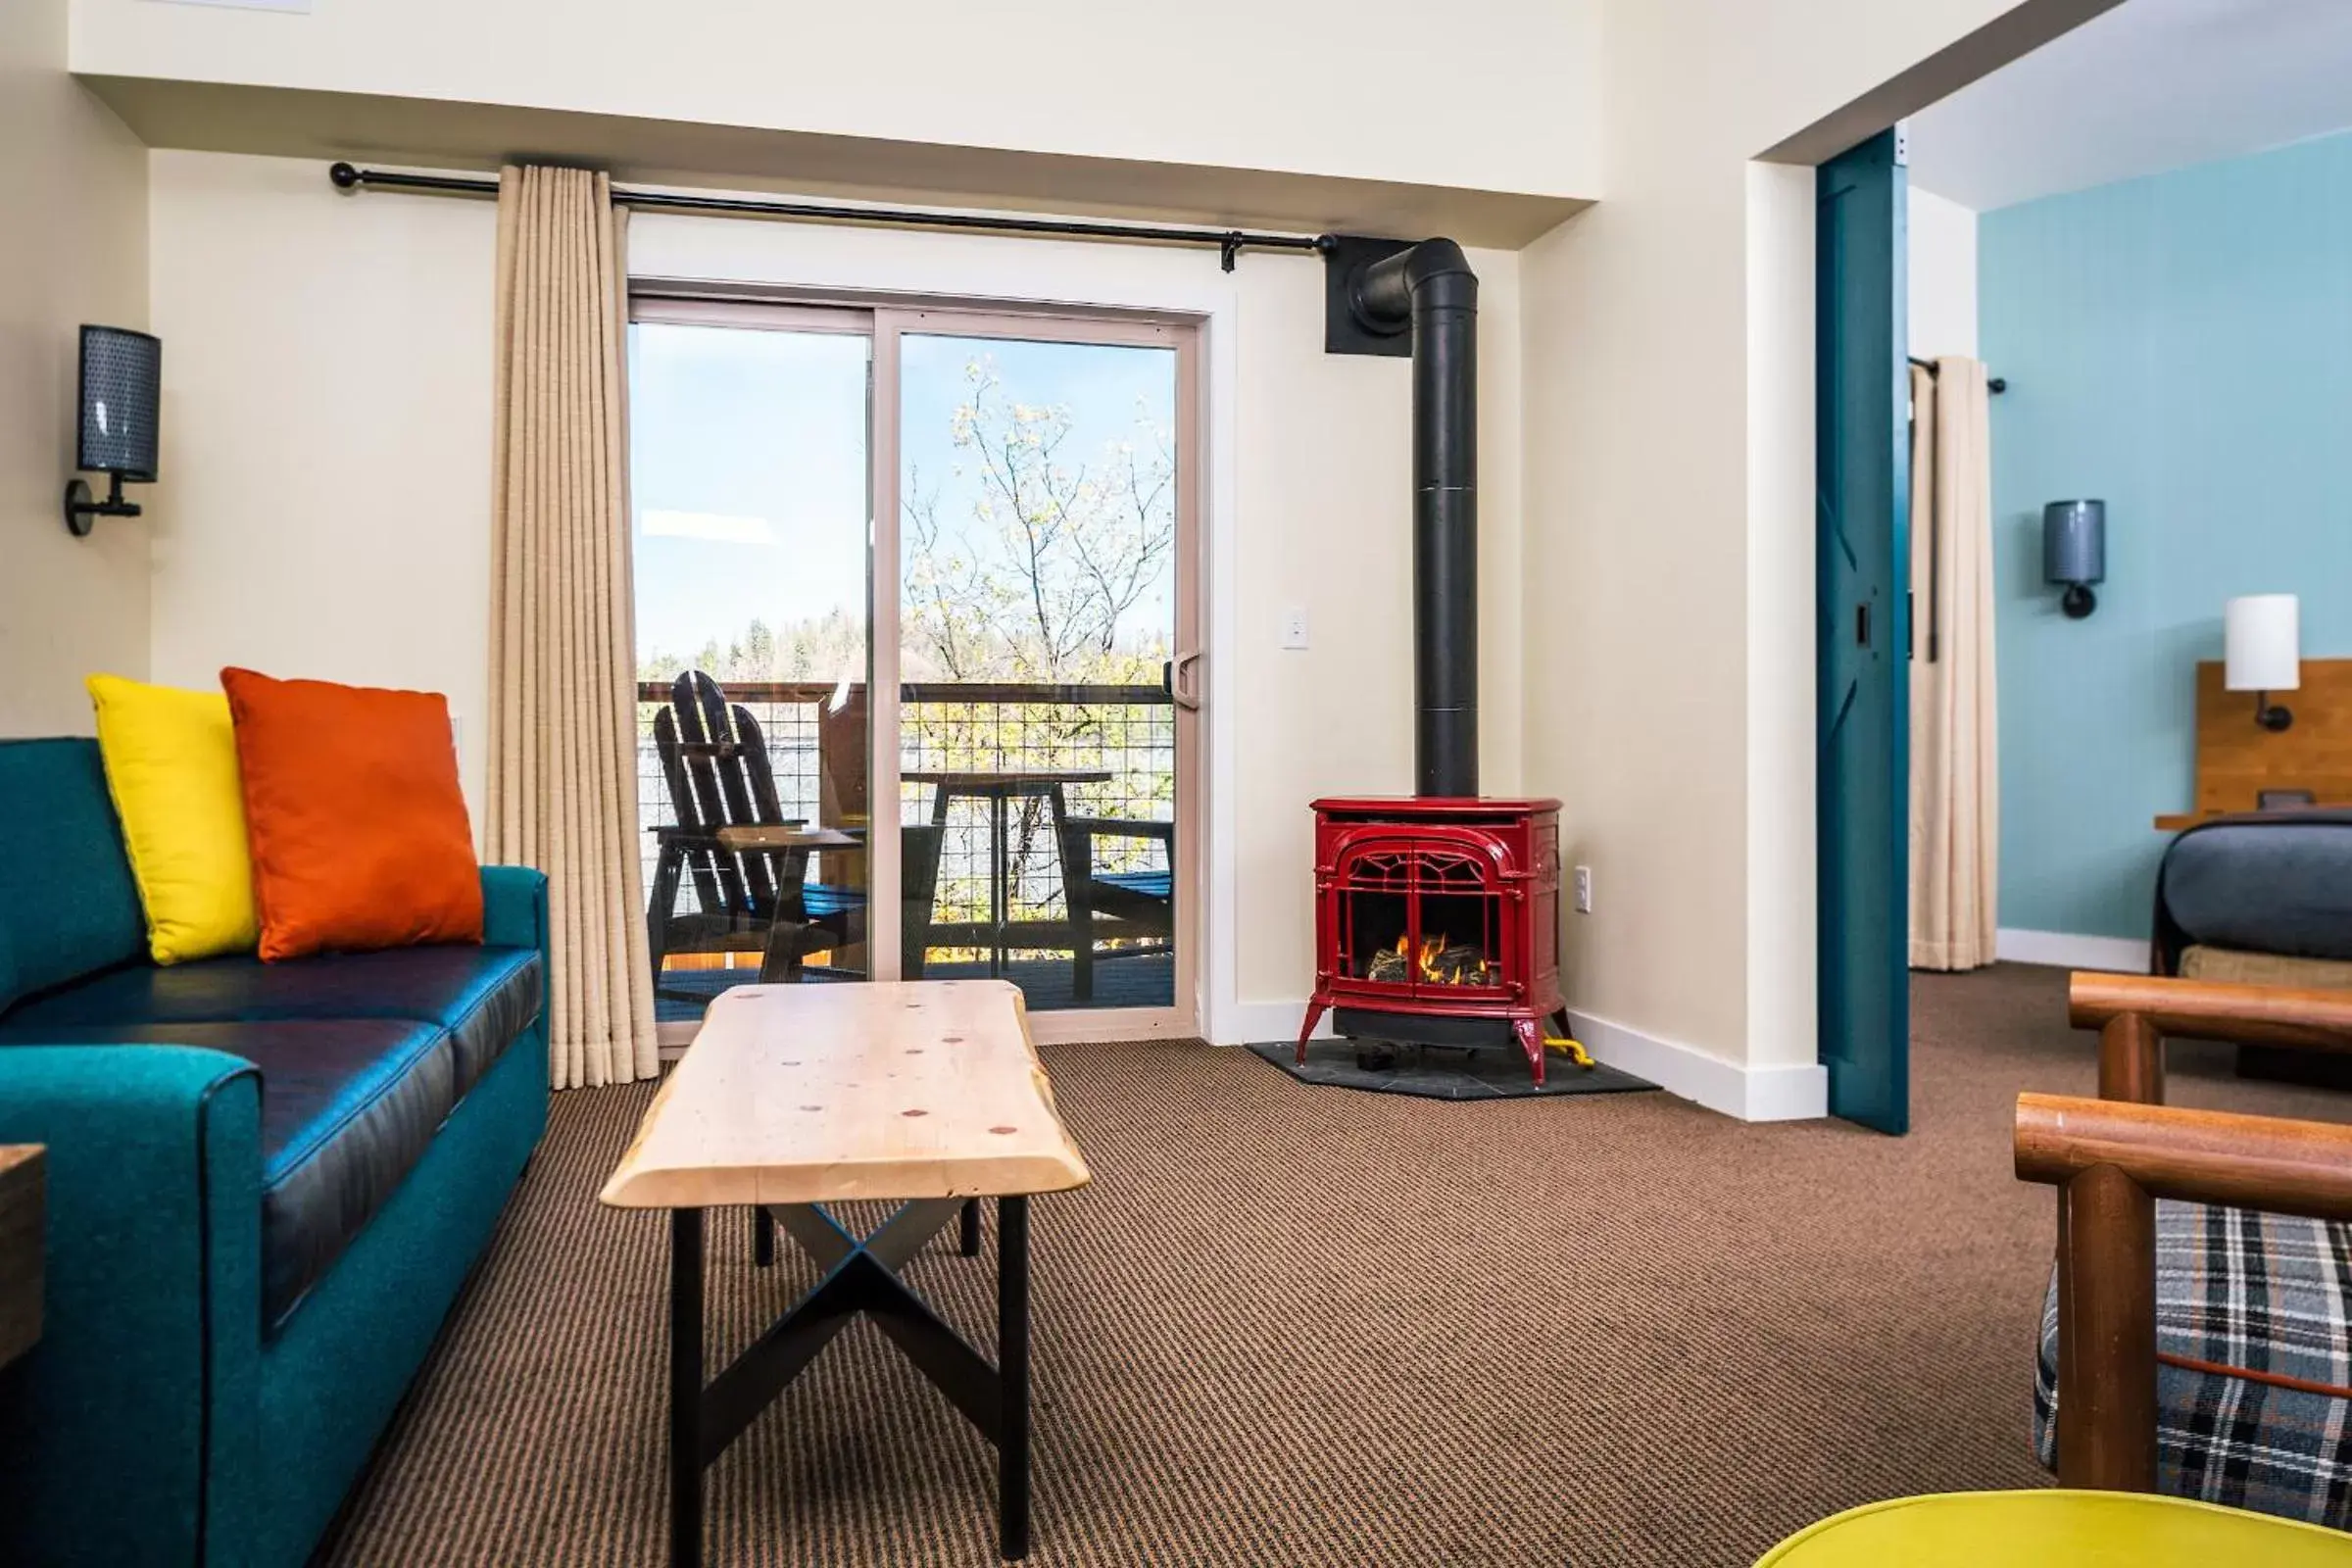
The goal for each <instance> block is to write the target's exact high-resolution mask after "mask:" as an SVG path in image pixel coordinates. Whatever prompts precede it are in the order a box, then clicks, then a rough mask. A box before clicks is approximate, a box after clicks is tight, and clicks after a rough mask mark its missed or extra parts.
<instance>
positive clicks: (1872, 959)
mask: <svg viewBox="0 0 2352 1568" xmlns="http://www.w3.org/2000/svg"><path fill="white" fill-rule="evenodd" d="M1898 138H1899V132H1897V131H1893V130H1889V131H1887V132H1885V133H1883V134H1881V135H1878V136H1874V137H1872V138H1871V139H1870V140H1869V141H1866V142H1864V143H1863V144H1862V145H1861V146H1859V147H1855V148H1853V149H1851V150H1850V151H1848V152H1844V153H1840V154H1839V155H1838V157H1836V158H1834V159H1832V160H1831V161H1830V162H1828V163H1826V164H1824V165H1822V166H1821V171H1820V175H1819V180H1818V183H1817V184H1816V186H1815V194H1816V200H1817V206H1816V216H1815V243H1816V248H1815V267H1816V269H1817V271H1818V278H1817V285H1816V286H1817V291H1818V292H1817V299H1816V315H1815V327H1814V329H1815V332H1816V333H1817V335H1818V339H1819V341H1818V346H1817V356H1818V366H1817V369H1816V392H1815V396H1816V399H1817V405H1816V409H1815V416H1816V423H1815V437H1814V439H1815V454H1814V461H1815V468H1814V485H1815V490H1816V495H1817V498H1818V499H1817V507H1816V529H1817V535H1818V537H1817V544H1816V549H1817V560H1818V570H1819V576H1818V579H1817V584H1816V597H1817V608H1816V613H1815V620H1816V625H1815V631H1816V635H1817V639H1818V640H1817V643H1816V657H1817V658H1818V660H1819V662H1820V678H1819V699H1820V710H1819V713H1818V715H1817V719H1816V722H1817V723H1818V725H1819V726H1820V731H1819V732H1820V758H1819V762H1820V769H1819V774H1818V791H1819V795H1818V799H1819V805H1818V812H1819V823H1818V826H1819V837H1820V871H1819V876H1820V889H1819V892H1820V906H1821V916H1820V917H1821V975H1820V995H1821V1059H1822V1061H1823V1062H1824V1063H1825V1064H1826V1065H1827V1066H1828V1068H1829V1076H1830V1111H1831V1113H1832V1114H1833V1115H1838V1116H1843V1117H1846V1118H1848V1119H1850V1120H1853V1121H1858V1122H1860V1123H1862V1124H1863V1125H1864V1126H1866V1127H1875V1128H1877V1129H1879V1130H1880V1131H1881V1132H1887V1133H1899V1132H1902V1131H1904V1130H1905V1129H1906V1128H1907V1127H1908V1126H1909V1125H1910V1118H1911V1067H1910V1044H1911V1005H1910V990H1909V974H1908V963H1909V956H1910V955H1909V949H1910V930H1909V921H1910V893H1909V889H1908V887H1907V886H1906V880H1907V878H1908V876H1909V874H1910V855H1909V849H1908V845H1907V842H1906V839H1907V834H1908V832H1909V816H1910V750H1911V746H1910V735H1911V703H1910V694H1911V681H1910V671H1909V668H1908V662H1909V652H1910V643H1911V627H1910V615H1909V607H1908V605H1907V604H1906V603H1905V600H1906V589H1905V581H1906V578H1907V576H1908V573H1907V571H1906V570H1905V565H1906V564H1907V563H1908V561H1909V559H1910V518H1909V516H1908V513H1909V510H1910V496H1911V454H1910V430H1909V425H1910V371H1909V367H1908V365H1907V364H1906V359H1907V355H1906V352H1905V351H1906V347H1907V337H1906V332H1905V327H1904V290H1905V265H1904V253H1903V230H1904V221H1905V219H1904V205H1905V204H1904V174H1903V161H1902V151H1901V145H1900V142H1899V139H1898Z"/></svg>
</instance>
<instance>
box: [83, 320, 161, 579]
mask: <svg viewBox="0 0 2352 1568" xmlns="http://www.w3.org/2000/svg"><path fill="white" fill-rule="evenodd" d="M163 363H164V343H163V339H161V338H158V337H152V336H150V335H148V334H147V333H145V332H133V331H130V330H129V329H128V328H126V327H120V326H84V327H83V328H82V329H81V390H80V393H79V397H78V404H79V407H78V408H77V410H76V413H75V434H74V441H73V466H75V467H76V468H79V469H81V470H83V471H84V472H87V473H103V474H105V475H106V476H107V477H108V479H109V480H111V481H112V482H111V483H110V484H109V485H108V487H107V496H106V499H105V500H104V501H96V500H93V499H91V496H90V487H89V485H88V483H87V482H85V481H83V480H81V479H73V480H71V481H69V482H68V484H67V485H66V529H67V531H68V532H70V533H72V534H73V537H75V538H76V539H79V538H83V537H86V536H87V535H88V533H89V531H90V526H91V521H92V519H93V518H97V517H135V516H137V515H139V508H138V503H137V502H135V501H125V500H123V484H124V483H125V482H128V483H131V484H153V483H154V482H155V450H156V423H157V415H158V413H159V404H160V400H161V391H162V385H163V374H162V372H163Z"/></svg>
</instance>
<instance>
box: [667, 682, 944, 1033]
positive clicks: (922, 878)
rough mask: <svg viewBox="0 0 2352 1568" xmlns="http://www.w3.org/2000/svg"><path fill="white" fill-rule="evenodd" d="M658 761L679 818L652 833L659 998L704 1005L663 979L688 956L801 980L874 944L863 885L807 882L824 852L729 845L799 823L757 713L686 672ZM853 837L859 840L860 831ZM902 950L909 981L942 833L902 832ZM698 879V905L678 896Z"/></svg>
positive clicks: (768, 977) (917, 961) (918, 968)
mask: <svg viewBox="0 0 2352 1568" xmlns="http://www.w3.org/2000/svg"><path fill="white" fill-rule="evenodd" d="M653 732H654V748H655V751H656V753H657V754H658V756H659V758H660V760H661V764H662V776H663V778H664V780H665V781H666V782H667V784H668V786H669V798H670V803H671V806H672V809H673V810H674V812H675V814H676V817H677V820H676V821H674V822H671V823H666V824H664V825H662V826H660V827H657V828H655V829H653V832H654V833H655V835H656V837H657V842H658V845H659V849H658V853H657V857H656V860H655V869H654V877H653V885H652V887H651V888H650V889H649V891H648V897H647V910H646V939H647V941H646V945H647V948H648V949H649V952H650V955H651V960H652V964H653V971H654V986H655V993H656V995H658V996H662V997H667V998H669V999H671V1000H674V1001H684V1002H705V1001H708V1000H709V996H708V993H707V992H704V991H700V990H688V989H686V988H684V987H681V986H677V985H675V984H671V985H666V986H665V985H664V984H663V969H662V965H663V963H664V960H665V959H666V958H667V957H668V956H669V955H671V954H682V953H758V954H760V955H762V957H761V962H760V978H761V979H762V980H764V981H795V980H798V979H800V978H801V974H802V968H803V959H804V957H805V956H806V955H808V954H809V953H812V952H816V951H818V950H820V949H822V948H828V947H830V948H835V949H839V948H846V947H851V946H854V945H856V944H858V943H861V942H862V941H864V938H865V925H866V920H865V906H866V893H865V890H864V889H862V888H858V887H850V886H841V885H833V884H825V883H809V881H808V880H807V877H808V870H809V858H810V856H811V855H812V854H813V853H815V852H814V851H813V850H812V849H811V848H809V847H806V846H796V845H784V846H778V847H773V848H766V847H762V848H731V847H730V846H729V845H728V844H727V843H725V842H724V841H723V838H722V834H723V833H724V830H726V829H730V828H735V829H741V828H783V827H791V826H797V825H799V824H798V823H797V822H795V821H794V820H793V819H791V818H788V817H786V816H785V814H784V809H783V804H782V802H781V799H780V798H779V797H778V795H777V793H776V781H775V773H774V769H773V766H772V764H771V763H770V761H769V759H768V752H767V741H766V736H765V734H764V733H763V731H762V730H761V728H760V722H759V720H758V719H757V718H755V717H754V716H753V715H752V713H751V711H750V710H748V709H747V708H745V707H743V706H742V705H741V704H730V703H729V702H728V701H727V697H726V693H725V692H724V691H723V690H722V689H721V688H720V686H719V684H718V683H717V682H716V681H714V680H712V679H711V677H710V676H709V675H708V674H706V673H704V672H703V671H701V670H689V671H687V672H686V673H684V674H682V675H680V676H679V677H678V678H677V680H676V681H675V682H674V683H673V684H672V686H671V688H670V702H669V706H668V707H666V708H664V709H662V711H660V712H658V713H656V714H655V715H654V723H653ZM846 836H848V837H852V838H856V837H861V836H862V833H861V832H853V833H850V834H848V835H846ZM901 863H902V872H903V874H902V878H901V882H902V886H903V888H904V889H905V890H906V891H905V894H904V906H903V907H904V910H905V913H904V916H903V919H902V922H901V928H902V932H903V936H904V942H903V944H902V946H903V952H904V954H909V955H912V958H911V960H910V962H908V964H907V968H906V971H905V972H906V973H907V975H908V977H910V978H913V977H919V976H920V974H921V972H922V964H921V955H922V953H923V951H924V949H925V947H926V946H927V942H928V935H929V922H930V911H931V907H932V903H933V900H934V898H935V896H936V888H937V882H938V869H939V833H938V831H937V830H936V829H925V828H917V827H909V828H907V829H905V830H904V831H903V837H902V854H901ZM689 881H691V883H692V885H693V888H694V893H695V907H694V908H692V909H690V910H684V911H681V910H680V909H679V908H678V907H677V906H678V894H679V892H680V890H681V888H682V887H684V886H685V885H686V884H687V883H688V882H689Z"/></svg>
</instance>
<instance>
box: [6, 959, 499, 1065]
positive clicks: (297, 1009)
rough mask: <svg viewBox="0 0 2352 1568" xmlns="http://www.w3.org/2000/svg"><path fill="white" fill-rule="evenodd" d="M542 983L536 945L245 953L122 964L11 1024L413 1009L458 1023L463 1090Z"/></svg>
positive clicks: (363, 1014)
mask: <svg viewBox="0 0 2352 1568" xmlns="http://www.w3.org/2000/svg"><path fill="white" fill-rule="evenodd" d="M542 989H543V982H542V978H541V975H540V966H539V953H538V950H537V949H535V948H477V947H472V946H469V945H453V946H446V947H435V948H388V949H386V950H385V951H383V952H381V953H322V954H319V955H316V956H312V957H308V958H294V959H289V960H288V961H286V962H284V963H264V962H262V961H261V960H260V959H258V958H255V957H253V956H249V955H239V956H234V957H225V958H207V959H204V960H202V961H200V962H196V963H181V964H173V965H172V967H171V968H168V969H159V968H156V967H155V966H153V965H151V964H145V963H139V964H132V965H130V966H129V967H127V968H123V969H116V970H113V971H110V972H109V973H106V974H102V975H97V976H93V977H92V978H90V979H88V980H85V981H83V982H82V983H81V984H79V985H76V986H72V987H69V988H67V989H66V990H63V991H59V992H56V993H54V994H52V995H50V996H46V997H42V998H40V999H39V1000H37V1001H33V1002H28V1003H26V1004H25V1005H23V1006H21V1007H19V1008H17V1009H16V1010H15V1011H14V1012H11V1013H9V1014H8V1015H7V1018H6V1020H5V1024H6V1027H7V1028H10V1029H15V1030H20V1031H28V1032H37V1031H39V1030H40V1029H42V1028H45V1027H69V1028H71V1027H74V1026H79V1025H91V1024H96V1025H108V1024H137V1023H140V1022H142V1021H145V1020H151V1019H152V1020H159V1021H168V1022H172V1023H234V1022H240V1021H244V1020H249V1019H301V1018H409V1019H415V1020H417V1021H418V1022H422V1023H434V1024H439V1025H440V1026H441V1027H442V1028H443V1029H446V1030H448V1031H449V1033H450V1036H451V1038H452V1040H453V1042H454V1044H455V1048H456V1063H455V1067H456V1080H455V1082H456V1089H457V1094H458V1096H459V1098H461V1099H463V1098H464V1097H465V1095H466V1093H467V1091H469V1090H471V1089H472V1088H473V1086H474V1085H475V1084H477V1083H479V1082H481V1079H482V1075H483V1074H484V1073H486V1072H488V1071H489V1070H490V1068H491V1065H492V1064H493V1063H495V1062H496V1061H497V1060H498V1058H499V1057H500V1056H501V1055H502V1054H505V1052H506V1049H507V1047H508V1046H509V1045H510V1044H512V1043H513V1042H514V1039H515V1036H516V1035H518V1034H520V1033H522V1031H523V1030H525V1029H527V1028H529V1027H530V1024H531V1020H532V1019H534V1018H536V1017H537V1016H538V1015H539V1005H540V998H541V992H542Z"/></svg>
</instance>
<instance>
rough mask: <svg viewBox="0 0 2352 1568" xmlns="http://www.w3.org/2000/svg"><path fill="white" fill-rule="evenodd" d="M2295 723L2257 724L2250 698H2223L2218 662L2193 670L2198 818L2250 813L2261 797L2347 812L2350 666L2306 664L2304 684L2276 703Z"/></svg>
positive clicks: (2347, 662)
mask: <svg viewBox="0 0 2352 1568" xmlns="http://www.w3.org/2000/svg"><path fill="white" fill-rule="evenodd" d="M2272 700H2273V701H2274V702H2279V703H2283V704H2285V705H2286V706H2287V708H2289V709H2290V710H2292V711H2293V712H2294V715H2295V721H2294V723H2293V724H2292V725H2291V726H2289V727H2288V728H2287V729H2285V730H2282V731H2279V732H2277V733H2273V732H2272V731H2270V730H2267V729H2264V728H2263V727H2262V726H2261V725H2259V724H2257V723H2255V722H2254V694H2253V693H2252V692H2232V691H2225V690H2224V689H2223V687H2222V665H2221V662H2220V661H2219V660H2207V661H2204V662H2200V663H2199V664H2198V665H2197V814H2198V815H2200V816H2204V815H2210V814H2212V813H2214V812H2217V811H2251V810H2253V809H2255V807H2256V802H2257V800H2258V799H2259V797H2260V793H2261V792H2262V791H2264V790H2309V791H2311V794H2312V799H2313V801H2314V803H2315V804H2317V805H2320V806H2346V805H2352V659H2306V660H2305V661H2303V684H2302V686H2301V687H2300V688H2299V689H2298V690H2295V691H2291V692H2278V693H2276V694H2274V695H2273V698H2272Z"/></svg>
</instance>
